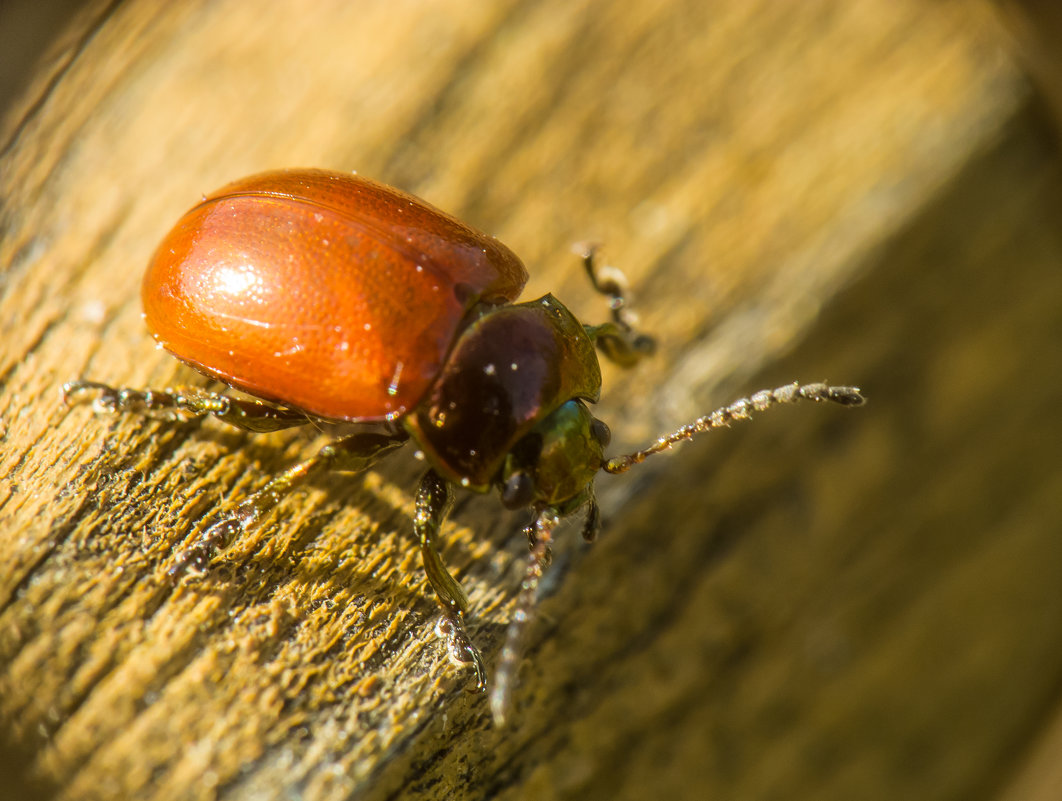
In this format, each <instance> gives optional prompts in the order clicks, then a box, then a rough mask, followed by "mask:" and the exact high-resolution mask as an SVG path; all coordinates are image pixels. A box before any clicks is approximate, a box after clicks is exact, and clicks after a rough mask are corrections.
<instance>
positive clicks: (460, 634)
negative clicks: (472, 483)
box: [413, 470, 487, 690]
mask: <svg viewBox="0 0 1062 801" xmlns="http://www.w3.org/2000/svg"><path fill="white" fill-rule="evenodd" d="M453 505H454V490H453V485H451V484H450V482H449V481H446V480H445V479H444V478H443V477H442V476H440V475H439V474H438V473H436V472H435V471H434V470H429V471H428V472H427V473H425V474H424V478H422V479H421V481H420V486H419V487H418V488H417V500H416V511H415V513H414V515H413V530H414V532H415V533H416V535H417V539H418V540H420V555H421V559H422V560H423V562H424V572H425V573H427V574H428V581H429V582H430V583H431V586H432V588H433V589H434V590H435V594H436V595H437V596H438V597H439V604H440V605H441V606H442V608H443V618H442V620H440V621H439V624H438V625H437V626H436V627H435V633H436V634H437V635H438V636H440V637H442V638H443V639H445V640H446V649H447V651H448V652H449V654H450V659H452V660H453V661H454V662H456V663H457V664H458V665H461V666H464V667H467V666H470V667H471V668H472V669H473V671H474V672H475V674H476V689H477V690H484V689H486V686H487V678H486V671H485V670H484V669H483V660H482V659H481V658H480V655H479V651H478V650H477V649H476V646H475V645H473V644H472V640H471V638H470V637H469V636H468V634H467V632H466V631H465V627H464V625H463V624H462V622H461V621H462V616H463V615H464V613H465V612H467V611H468V608H469V602H468V596H467V595H466V594H465V591H464V590H463V589H462V588H461V585H460V584H459V583H458V582H457V580H456V579H455V578H454V577H453V576H451V575H450V572H449V571H448V570H447V569H446V565H444V564H443V561H442V557H441V556H440V555H439V542H438V535H439V529H440V528H441V527H442V523H443V520H445V519H446V515H447V514H448V513H449V512H450V509H451V508H452V507H453Z"/></svg>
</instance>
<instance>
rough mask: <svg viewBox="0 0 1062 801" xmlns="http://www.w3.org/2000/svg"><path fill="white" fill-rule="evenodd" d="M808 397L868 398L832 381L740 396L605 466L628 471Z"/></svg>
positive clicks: (855, 401)
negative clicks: (687, 442) (755, 415)
mask: <svg viewBox="0 0 1062 801" xmlns="http://www.w3.org/2000/svg"><path fill="white" fill-rule="evenodd" d="M802 400H809V401H815V402H817V403H821V402H823V401H829V402H831V403H837V404H840V405H841V406H862V405H863V404H864V403H866V398H864V397H863V396H862V394H860V391H859V388H858V387H832V386H830V385H829V384H805V385H801V384H798V383H796V382H794V383H792V384H786V385H785V386H784V387H778V388H777V389H764V390H761V391H759V392H757V393H755V394H753V395H750V396H749V397H747V398H741V399H740V400H736V401H734V402H733V403H731V404H730V405H729V406H721V407H719V408H718V409H716V410H715V411H714V412H712V413H711V414H706V415H705V416H704V417H700V418H698V419H696V420H694V421H693V422H692V423H690V424H688V425H684V426H683V427H682V428H680V429H678V430H677V431H673V432H671V433H670V434H667V435H665V436H663V437H660V439H658V440H657V441H656V442H654V443H653V444H652V445H650V446H649V447H648V448H645V449H644V450H640V451H635V452H634V453H629V454H627V455H625V456H614V457H612V458H611V459H609V460H608V461H607V462H605V464H604V465H603V469H604V471H605V472H606V473H625V472H627V471H628V470H630V469H631V468H632V467H633V466H634V465H636V464H641V463H642V462H644V461H645V460H646V459H647V458H649V457H650V456H652V455H653V454H654V453H660V452H661V451H666V450H670V449H671V446H672V445H674V444H675V443H677V442H682V441H684V440H687V439H693V438H694V437H695V436H697V435H698V434H702V433H704V432H705V431H711V430H712V429H714V428H725V427H727V426H729V425H730V423H731V422H733V421H734V420H749V419H751V418H752V413H753V412H762V411H766V410H767V409H769V408H771V407H772V406H776V405H778V404H780V403H796V402H797V401H802Z"/></svg>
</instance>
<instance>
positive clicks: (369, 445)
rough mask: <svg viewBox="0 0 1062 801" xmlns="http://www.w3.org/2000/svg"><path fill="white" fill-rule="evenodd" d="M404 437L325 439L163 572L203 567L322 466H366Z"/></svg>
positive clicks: (374, 435)
mask: <svg viewBox="0 0 1062 801" xmlns="http://www.w3.org/2000/svg"><path fill="white" fill-rule="evenodd" d="M407 439H408V436H407V435H406V434H405V433H400V434H379V433H374V432H363V433H358V434H352V435H350V436H348V437H343V438H342V439H338V440H336V441H335V442H330V443H328V444H327V445H325V446H324V447H323V448H321V450H319V451H318V452H317V453H316V454H315V455H314V456H312V457H311V458H309V459H307V460H305V461H303V462H299V463H298V464H295V465H292V466H291V467H289V468H288V469H287V470H285V471H284V472H283V473H281V474H280V475H278V476H275V477H274V478H273V479H272V480H270V481H269V483H267V484H266V485H265V486H264V487H262V488H261V489H260V490H258V491H257V492H255V493H254V494H253V495H251V496H250V497H248V498H247V499H245V500H244V501H242V502H241V503H239V504H238V505H236V506H235V507H233V508H232V509H231V510H230V511H229V512H227V513H226V514H225V515H224V516H223V517H222V518H221V519H220V520H217V521H215V522H214V523H212V524H211V525H210V526H208V527H207V528H206V529H204V530H203V531H202V532H201V533H200V534H199V535H198V536H196V538H195V539H194V540H193V542H192V543H191V544H190V545H188V546H187V547H185V548H183V549H181V550H180V551H178V553H177V558H176V560H175V561H174V563H173V565H172V566H171V567H170V569H169V570H168V571H167V573H168V574H169V576H170V578H171V579H178V578H180V577H181V576H182V575H183V574H184V573H185V572H186V571H188V570H195V571H199V572H201V571H203V570H205V569H206V567H207V565H208V564H209V563H210V559H211V557H212V556H213V555H214V553H215V552H216V551H217V550H218V549H219V548H223V547H225V546H226V545H227V544H228V543H229V542H231V541H232V539H233V537H235V535H236V534H238V533H239V532H241V531H246V530H247V529H249V528H250V527H251V526H252V525H254V524H255V523H257V522H258V521H259V520H261V519H262V517H263V516H265V514H266V513H267V512H268V511H269V510H270V509H272V508H273V507H274V506H276V505H277V504H278V503H279V502H280V500H281V499H282V498H283V497H284V496H285V495H287V494H288V493H289V492H291V491H292V490H293V489H294V488H295V487H297V486H299V485H300V484H302V483H303V482H305V481H306V480H307V479H309V478H310V477H311V476H314V475H317V474H319V473H322V472H325V471H326V470H340V471H344V472H351V473H358V472H361V471H363V470H367V469H369V467H371V466H372V464H373V463H374V462H376V460H378V459H380V458H381V457H382V456H384V455H385V454H387V453H389V452H390V451H392V450H394V449H395V448H398V447H400V446H402V445H403V444H405V442H406V440H407Z"/></svg>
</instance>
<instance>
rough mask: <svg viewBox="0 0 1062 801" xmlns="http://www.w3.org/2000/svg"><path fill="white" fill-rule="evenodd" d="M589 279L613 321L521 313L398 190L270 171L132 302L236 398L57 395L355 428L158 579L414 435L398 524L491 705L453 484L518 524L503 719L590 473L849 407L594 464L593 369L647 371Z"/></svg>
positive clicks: (238, 510) (350, 178)
mask: <svg viewBox="0 0 1062 801" xmlns="http://www.w3.org/2000/svg"><path fill="white" fill-rule="evenodd" d="M583 265H584V267H585V269H586V272H587V274H588V275H589V277H590V279H591V281H592V283H593V285H594V287H595V289H596V290H597V291H599V292H601V293H602V294H604V295H607V296H608V297H609V300H610V304H611V306H612V310H613V313H612V318H611V319H610V320H608V321H606V322H605V323H602V324H600V325H583V324H581V323H580V322H579V321H578V320H577V319H576V318H575V316H574V315H573V314H572V313H571V312H570V311H569V310H568V309H567V308H566V307H565V306H564V305H563V304H562V303H561V302H560V301H559V300H557V299H556V298H555V297H553V296H552V295H545V296H543V297H541V298H538V299H535V300H531V301H527V302H523V303H517V302H516V300H517V297H518V295H519V293H520V291H521V289H522V288H523V286H524V283H525V282H526V281H527V270H526V269H525V267H524V265H523V263H522V262H521V261H520V259H519V258H518V257H517V256H516V255H515V254H514V253H513V252H512V251H511V250H509V249H508V248H507V247H506V246H505V245H503V244H502V243H501V242H499V241H498V240H496V239H494V238H493V237H490V236H487V235H486V234H483V233H481V232H479V231H476V230H475V229H473V228H471V227H469V226H467V225H465V224H464V223H462V222H461V221H459V220H457V219H456V218H454V217H451V216H450V215H448V214H446V213H444V212H442V211H439V210H438V209H436V208H434V207H433V206H431V205H429V204H428V203H426V202H425V201H423V200H420V199H419V198H417V197H414V196H413V195H410V194H406V193H405V192H402V191H400V190H397V189H394V188H392V187H389V186H386V185H384V184H381V183H377V182H375V181H371V180H368V179H366V178H362V177H360V176H357V175H356V174H344V173H336V172H329V171H324V170H312V169H298V170H278V171H273V172H267V173H262V174H259V175H254V176H251V177H249V178H245V179H243V180H239V181H236V182H234V183H231V184H229V185H228V186H225V187H223V188H222V189H220V190H218V191H217V192H214V193H213V194H211V195H209V196H206V197H204V198H203V200H202V201H201V202H200V203H198V204H197V205H195V206H194V207H193V208H192V209H191V210H190V211H188V212H187V213H186V214H185V215H184V216H183V217H182V218H181V219H180V220H179V221H178V222H177V224H176V226H175V227H174V228H173V230H172V231H170V233H169V234H168V235H167V236H166V237H165V238H164V239H163V241H162V243H161V244H160V245H159V247H158V249H157V251H156V252H155V255H154V257H153V259H152V260H151V262H150V264H149V266H148V269H147V272H146V273H145V275H144V279H143V285H142V293H141V294H142V302H143V308H144V319H145V322H146V324H147V327H148V328H149V330H150V331H151V333H152V335H153V336H154V338H155V339H156V341H157V342H158V343H159V344H160V345H162V347H164V348H165V349H167V350H168V351H170V352H171V353H173V354H174V355H175V356H177V357H178V358H179V359H181V360H182V361H184V362H186V363H188V364H189V365H191V366H192V367H194V368H196V369H197V370H199V371H200V372H202V373H204V374H205V375H207V376H209V377H211V378H213V379H217V380H219V381H221V382H223V383H224V384H226V385H228V386H229V387H232V388H235V389H237V390H241V391H242V392H244V393H246V394H247V395H249V396H251V397H249V398H245V397H237V396H233V395H229V394H225V393H224V392H208V391H205V390H198V389H176V390H165V391H153V390H135V389H116V388H113V387H110V386H108V385H105V384H101V383H98V382H94V381H87V380H78V381H72V382H70V383H68V384H66V385H64V387H63V393H64V397H65V398H66V399H68V400H69V399H72V398H74V397H75V396H77V395H80V394H82V393H90V392H92V393H95V396H96V397H95V401H94V405H95V407H96V409H97V410H99V411H108V412H119V411H137V412H142V413H148V414H153V413H154V414H164V415H170V416H173V415H176V416H180V417H184V418H194V417H206V416H212V417H215V418H217V419H219V420H221V421H223V422H225V423H229V424H232V425H234V426H237V427H240V428H243V429H246V430H249V431H254V432H264V431H275V430H278V429H283V428H288V427H292V426H298V425H303V424H306V423H311V422H318V421H321V422H334V421H341V422H363V423H364V422H369V423H375V424H377V425H376V426H375V427H373V428H370V429H367V430H358V431H357V432H355V433H352V434H348V435H346V436H342V437H340V438H338V439H335V440H334V441H331V442H329V443H328V444H326V445H325V446H324V447H322V448H321V449H320V451H318V452H317V453H316V454H315V455H314V456H312V457H310V458H309V459H307V460H305V461H303V462H300V463H298V464H296V465H294V466H292V467H290V468H289V469H287V470H285V471H284V472H282V473H280V474H279V475H277V476H275V477H273V478H272V479H271V480H270V481H269V482H268V483H266V484H265V485H264V486H263V487H262V488H261V489H259V490H258V491H256V492H254V493H253V494H251V495H250V496H249V497H247V498H246V499H244V500H243V501H242V502H240V503H239V504H237V505H235V506H233V507H232V508H229V509H227V510H223V511H222V512H221V513H220V514H219V515H218V518H217V519H216V520H215V521H214V522H212V523H211V524H210V525H208V526H206V527H205V528H203V529H202V530H201V531H200V532H199V533H198V534H197V535H196V537H195V539H194V541H193V542H192V543H190V544H189V545H187V546H186V547H184V548H183V549H182V550H179V551H178V552H177V554H176V557H175V560H174V562H173V564H172V566H171V567H170V568H169V569H168V574H169V575H170V577H171V578H173V579H175V580H176V579H178V578H180V577H181V576H182V575H183V574H184V573H185V572H187V571H190V570H193V571H199V572H201V571H203V570H205V569H206V568H207V567H208V565H209V563H210V560H211V559H212V558H213V556H214V554H215V553H216V552H217V551H218V550H219V549H221V548H223V547H224V546H225V545H227V544H228V543H229V542H230V541H231V540H232V539H233V538H234V537H235V536H236V535H237V534H239V532H241V531H243V530H245V529H247V528H248V527H250V526H252V525H254V524H255V523H256V522H257V521H259V520H260V519H261V518H262V517H263V516H264V515H265V514H266V513H267V512H268V511H269V510H270V509H271V508H272V507H273V506H274V505H275V504H276V503H277V502H278V500H279V499H280V498H281V497H283V496H284V495H285V494H287V493H288V492H289V491H291V490H292V488H293V487H295V486H297V485H299V484H300V483H302V482H304V481H306V480H307V479H308V478H309V477H311V476H313V475H315V474H317V473H320V472H321V471H324V470H332V469H335V470H343V471H362V470H365V469H367V468H369V467H370V466H371V465H372V464H373V463H374V462H375V461H376V460H377V459H379V458H381V457H383V456H384V455H386V454H387V453H389V452H390V451H392V450H394V449H395V448H398V447H401V446H402V445H404V444H406V443H407V442H408V441H410V440H412V441H413V442H414V443H415V446H416V448H417V450H418V452H419V453H420V454H423V457H424V459H425V460H426V462H427V464H428V469H427V471H426V472H425V474H424V476H423V478H422V479H421V481H420V484H419V487H418V489H417V491H416V496H415V512H414V516H413V529H414V532H415V534H416V537H417V540H418V542H419V545H420V552H421V557H422V560H423V564H424V569H425V572H426V574H427V578H428V581H429V583H430V584H431V586H432V587H433V589H434V590H435V593H436V595H437V596H438V599H439V602H440V605H441V607H442V609H443V617H442V618H441V620H440V623H439V625H438V626H437V631H438V633H439V635H440V636H442V637H443V638H444V639H445V641H446V644H447V647H448V651H449V654H450V656H451V657H452V658H453V659H454V661H456V662H458V663H459V664H462V665H466V666H469V667H470V668H471V669H472V671H473V672H474V674H475V681H476V687H477V688H479V689H485V688H486V684H487V682H486V674H485V670H484V668H483V663H482V659H481V657H480V655H479V652H478V650H477V649H476V647H475V646H474V644H473V643H472V641H471V639H470V638H469V637H468V635H467V634H466V632H465V629H464V626H463V623H462V620H463V616H464V615H465V614H466V613H467V612H468V609H469V601H468V597H467V596H466V594H465V592H464V590H463V589H462V588H461V585H460V584H459V583H458V582H457V581H456V580H455V579H454V578H453V577H452V576H451V575H450V574H449V572H448V571H447V569H446V567H445V565H444V564H443V561H442V559H441V557H440V555H439V551H438V535H439V530H440V527H441V525H442V522H443V520H444V519H445V517H446V515H447V514H448V512H449V510H450V508H451V507H452V505H453V502H454V488H455V487H462V488H465V489H468V490H470V491H473V492H478V493H485V492H488V491H490V490H491V489H497V490H498V491H499V493H500V497H501V502H502V503H503V504H504V505H505V506H506V507H508V508H510V509H519V508H530V509H531V510H532V520H531V522H530V524H529V525H528V526H527V528H526V529H525V533H526V535H527V537H528V540H529V543H530V549H529V555H528V561H527V567H526V576H525V580H524V582H523V585H522V589H521V592H520V595H519V598H518V601H517V612H516V614H515V615H514V618H513V621H512V622H511V624H510V627H509V630H508V632H507V636H506V641H505V644H504V646H503V648H502V652H501V655H500V658H499V665H498V669H497V672H496V675H495V680H494V684H493V688H492V690H491V693H490V698H489V704H490V708H491V712H492V714H493V716H494V718H495V720H496V721H497V722H499V723H501V722H502V721H503V720H504V716H505V713H506V709H507V707H508V705H509V698H510V695H511V692H512V684H513V680H514V677H515V673H516V667H517V661H518V657H519V653H520V650H519V649H520V644H521V641H522V639H523V634H524V629H525V627H526V625H527V621H528V619H529V616H530V612H531V609H532V607H533V604H534V599H535V594H536V590H537V586H538V582H539V579H540V577H541V576H542V573H543V570H544V569H545V567H546V566H547V564H548V562H549V558H550V544H551V540H552V532H553V530H554V528H555V527H556V526H557V524H558V522H559V520H560V519H561V518H563V517H565V516H568V515H570V514H572V513H574V512H576V511H577V510H579V509H584V508H585V509H586V522H585V524H584V527H583V535H584V537H585V538H586V539H587V540H592V539H593V538H594V537H595V536H596V534H597V531H598V529H599V527H600V515H599V512H598V507H597V503H596V501H595V500H594V489H593V486H594V478H595V476H596V474H597V473H598V472H600V471H604V472H606V473H622V472H625V471H626V470H628V469H629V468H631V467H632V466H634V465H636V464H639V463H641V462H642V461H644V460H645V459H646V458H648V457H649V456H651V455H653V454H655V453H660V452H662V451H665V450H667V449H669V448H670V447H671V446H672V445H674V444H675V443H677V442H680V441H683V440H687V439H690V438H692V437H693V436H695V435H697V434H699V433H701V432H704V431H708V430H710V429H713V428H719V427H722V426H726V425H728V424H729V423H730V422H731V421H733V420H743V419H747V418H748V417H749V416H750V414H751V412H753V411H761V410H764V409H767V408H768V407H770V406H772V405H775V404H778V403H792V402H795V401H798V400H811V401H830V402H834V403H837V404H840V405H844V406H859V405H861V404H862V403H863V402H864V400H863V396H862V395H861V394H860V391H859V390H858V389H857V388H855V387H845V386H829V385H826V384H809V385H800V384H796V383H794V384H790V385H788V386H785V387H780V388H778V389H774V390H764V391H762V392H758V393H756V394H754V395H751V396H750V397H748V398H743V399H741V400H739V401H736V402H735V403H732V404H730V405H728V406H724V407H722V408H720V409H717V410H716V411H714V412H712V413H711V414H709V415H706V416H704V417H702V418H700V419H698V420H695V421H694V422H692V423H690V424H689V425H686V426H683V427H682V428H679V429H678V430H677V431H675V432H673V433H670V434H667V435H665V436H662V437H660V438H659V439H658V440H657V441H656V442H655V443H653V444H652V445H651V446H649V447H647V448H645V449H644V450H640V451H636V452H634V453H631V454H627V455H623V456H617V457H612V458H606V457H605V455H604V450H605V448H606V447H607V445H608V444H609V438H610V434H609V429H608V427H607V426H606V425H605V424H604V423H603V422H601V421H600V420H598V419H596V418H595V417H594V416H593V415H592V414H591V412H590V410H589V406H588V404H593V403H594V402H596V401H597V400H598V398H599V395H600V390H601V370H600V365H599V363H598V358H597V352H596V351H600V352H601V353H603V354H604V355H605V356H606V357H607V358H609V359H610V360H612V361H615V362H617V363H619V364H621V365H623V366H631V365H634V364H636V363H637V362H638V361H639V360H641V359H642V358H643V357H644V356H646V355H647V354H649V353H650V352H651V351H652V349H653V347H652V345H653V343H652V340H651V339H650V338H648V337H646V336H644V335H640V334H638V333H637V332H636V331H635V330H634V328H633V326H632V324H631V318H630V316H629V312H628V311H627V309H626V307H625V301H624V297H623V292H622V288H621V285H620V282H619V281H617V280H616V279H615V278H609V277H606V276H605V275H604V274H603V272H602V271H600V270H598V269H597V267H596V264H595V259H594V252H593V250H592V249H587V250H586V251H585V252H584V253H583Z"/></svg>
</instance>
